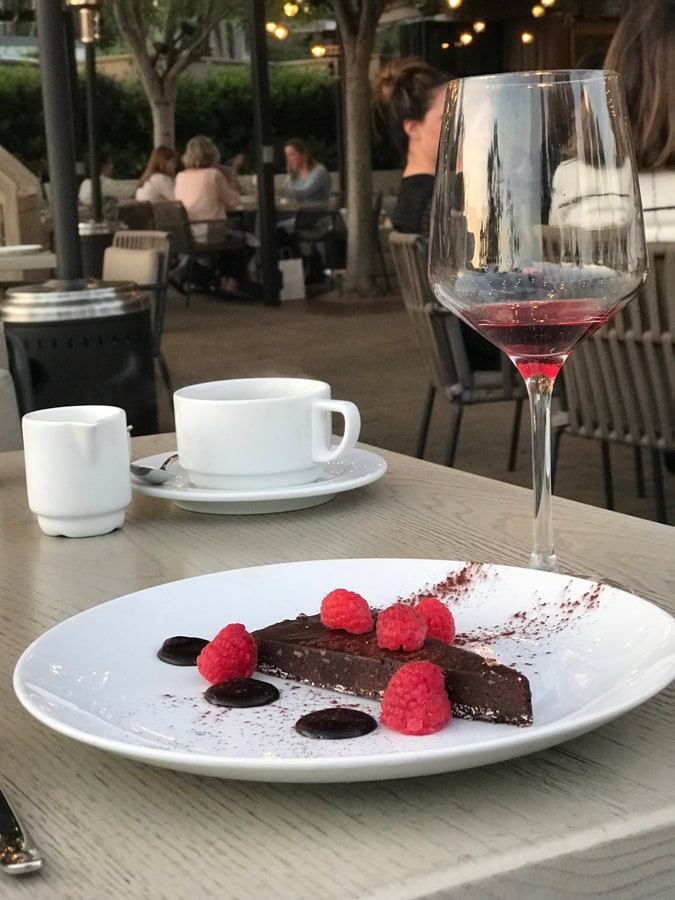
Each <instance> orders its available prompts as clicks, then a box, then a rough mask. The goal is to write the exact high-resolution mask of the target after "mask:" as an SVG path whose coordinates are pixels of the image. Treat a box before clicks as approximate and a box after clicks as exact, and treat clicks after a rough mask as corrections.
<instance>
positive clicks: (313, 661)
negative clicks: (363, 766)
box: [253, 615, 532, 725]
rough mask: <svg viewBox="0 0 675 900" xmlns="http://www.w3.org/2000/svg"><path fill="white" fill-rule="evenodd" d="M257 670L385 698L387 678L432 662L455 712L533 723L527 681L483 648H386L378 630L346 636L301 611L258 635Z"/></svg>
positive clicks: (434, 644)
mask: <svg viewBox="0 0 675 900" xmlns="http://www.w3.org/2000/svg"><path fill="white" fill-rule="evenodd" d="M253 637H254V638H255V640H256V643H257V645H258V669H259V671H261V672H267V673H268V674H270V675H277V676H279V677H281V678H291V679H294V680H297V681H302V682H304V683H305V684H311V685H314V686H316V687H325V688H329V689H331V690H334V691H340V692H342V693H346V694H356V695H358V696H362V697H371V698H374V699H381V697H382V693H383V691H384V689H385V687H386V686H387V684H388V682H389V679H390V678H391V676H392V675H393V674H394V672H396V671H397V670H398V669H400V668H401V666H403V665H405V664H406V663H409V662H417V661H422V660H424V661H428V662H432V663H435V664H436V665H437V666H439V667H440V668H441V669H442V670H443V674H444V676H445V686H446V689H447V691H448V696H449V697H450V701H451V703H452V711H453V716H457V717H459V718H465V719H480V720H483V721H487V722H505V723H509V724H512V725H531V724H532V699H531V694H530V685H529V683H528V680H527V678H526V677H525V676H524V675H522V674H521V673H520V672H517V671H516V670H515V669H512V668H510V667H508V666H503V665H500V664H498V663H496V662H495V661H494V660H489V661H487V660H485V659H484V658H483V657H482V656H480V655H479V654H477V653H472V652H471V651H469V650H464V649H463V648H461V647H457V646H454V645H450V644H445V643H443V642H442V641H437V640H434V639H433V638H427V639H426V640H425V642H424V646H423V647H422V648H421V649H420V650H416V651H412V652H410V653H407V652H405V651H403V650H384V649H382V648H381V647H378V645H377V637H376V633H375V630H373V631H371V632H368V633H367V634H348V633H347V632H346V631H343V630H341V629H329V628H326V627H325V626H324V625H323V624H322V623H321V621H320V618H319V616H318V615H316V616H299V617H298V618H297V619H286V620H285V621H283V622H277V623H276V624H275V625H269V626H267V627H266V628H261V629H260V630H259V631H255V632H254V633H253Z"/></svg>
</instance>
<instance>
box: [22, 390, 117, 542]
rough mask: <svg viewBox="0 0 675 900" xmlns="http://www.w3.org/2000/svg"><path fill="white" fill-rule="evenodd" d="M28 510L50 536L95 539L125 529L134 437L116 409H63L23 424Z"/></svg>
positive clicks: (31, 417) (43, 413) (40, 414)
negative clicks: (123, 527) (117, 529)
mask: <svg viewBox="0 0 675 900" xmlns="http://www.w3.org/2000/svg"><path fill="white" fill-rule="evenodd" d="M22 429H23V443H24V455H25V460H26V487H27V489H28V505H29V506H30V508H31V510H32V511H33V512H34V513H36V515H37V518H38V524H39V525H40V528H41V529H42V530H43V531H44V533H45V534H50V535H64V536H65V537H92V536H94V535H97V534H107V533H108V532H109V531H114V530H115V529H116V528H121V527H122V525H123V524H124V514H125V509H126V507H127V506H128V504H129V502H130V500H131V478H130V475H129V460H130V447H129V432H128V431H127V417H126V413H125V411H124V410H123V409H119V408H118V407H116V406H98V405H91V406H59V407H55V408H52V409H41V410H37V411H35V412H30V413H26V415H25V416H24V417H23V419H22Z"/></svg>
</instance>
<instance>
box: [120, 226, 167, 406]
mask: <svg viewBox="0 0 675 900" xmlns="http://www.w3.org/2000/svg"><path fill="white" fill-rule="evenodd" d="M171 249H172V248H171V235H170V234H169V233H168V232H166V231H130V230H121V231H116V232H115V234H114V235H113V241H112V246H110V247H108V248H107V249H106V251H105V254H104V257H103V280H104V281H135V282H136V283H137V284H138V286H139V287H140V288H142V289H144V290H146V291H148V292H149V293H150V294H151V295H152V297H153V300H154V302H153V307H152V349H153V355H154V357H155V359H156V360H157V364H158V365H159V370H160V373H161V375H162V379H163V381H164V384H165V385H166V389H167V391H168V392H169V395H172V394H173V387H172V384H171V377H170V375H169V369H168V366H167V364H166V360H165V359H164V355H163V353H162V347H161V344H162V333H163V331H164V316H165V313H166V296H167V292H168V289H169V262H170V259H171Z"/></svg>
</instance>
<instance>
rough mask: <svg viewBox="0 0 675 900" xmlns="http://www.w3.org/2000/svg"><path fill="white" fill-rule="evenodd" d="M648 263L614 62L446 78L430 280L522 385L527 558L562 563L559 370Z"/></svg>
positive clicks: (634, 288) (639, 280) (541, 565)
mask: <svg viewBox="0 0 675 900" xmlns="http://www.w3.org/2000/svg"><path fill="white" fill-rule="evenodd" d="M646 268H647V254H646V248H645V239H644V227H643V223H642V208H641V204H640V192H639V186H638V180H637V169H636V166H635V158H634V154H633V149H632V144H631V135H630V128H629V125H628V118H627V115H626V111H625V101H624V98H623V92H622V89H621V85H620V82H619V76H618V75H617V74H616V73H614V72H602V71H599V70H566V71H540V72H510V73H506V74H503V75H485V76H477V77H472V78H462V79H457V80H455V81H452V82H450V84H449V85H448V91H447V96H446V102H445V109H444V114H443V124H442V128H441V140H440V144H439V149H438V158H437V164H436V176H435V184H434V200H433V207H432V217H431V232H430V238H429V281H430V284H431V287H432V289H433V291H434V294H435V295H436V297H437V299H438V300H439V301H440V302H441V303H442V304H443V305H444V306H446V307H448V308H449V309H450V310H452V311H453V312H454V313H456V314H457V315H458V316H460V317H461V318H462V319H464V321H465V322H467V323H468V324H469V325H472V326H473V327H474V328H475V329H476V331H478V332H479V333H480V334H482V335H483V336H484V337H485V338H487V339H488V340H490V341H491V342H492V343H493V344H495V345H496V346H497V347H499V348H500V349H501V350H503V352H504V353H506V354H507V356H509V358H510V359H511V360H512V361H513V363H514V365H515V366H516V368H517V369H518V371H519V372H520V374H521V375H522V377H523V378H524V380H525V383H526V385H527V390H528V395H529V398H530V413H531V425H532V474H533V488H534V490H533V494H534V529H533V546H532V553H531V556H530V566H531V567H533V568H537V569H543V570H548V571H557V568H558V561H557V557H556V554H555V550H554V547H553V527H552V517H551V459H550V454H551V394H552V391H553V385H554V382H555V379H556V377H557V375H558V373H559V372H560V368H561V366H562V365H563V363H564V362H565V360H566V359H567V357H568V355H569V354H570V353H571V352H572V350H573V349H574V347H575V346H576V345H577V344H578V343H579V342H580V341H583V340H584V339H585V338H587V337H588V336H589V335H591V334H593V332H594V331H596V330H597V329H598V328H601V327H602V326H603V325H605V324H606V323H607V322H608V321H609V320H610V319H611V317H612V316H613V315H614V314H615V313H616V312H617V311H618V310H619V309H621V307H622V306H623V305H624V304H626V303H627V302H628V301H629V300H630V299H631V298H632V297H634V296H635V295H636V294H637V292H638V291H639V289H640V287H641V285H642V284H643V281H644V277H645V275H646ZM505 537H506V536H505Z"/></svg>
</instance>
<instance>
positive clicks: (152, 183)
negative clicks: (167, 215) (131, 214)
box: [136, 144, 176, 203]
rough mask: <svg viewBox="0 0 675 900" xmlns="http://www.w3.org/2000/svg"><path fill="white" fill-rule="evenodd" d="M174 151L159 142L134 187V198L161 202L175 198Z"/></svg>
mask: <svg viewBox="0 0 675 900" xmlns="http://www.w3.org/2000/svg"><path fill="white" fill-rule="evenodd" d="M175 174H176V151H175V150H173V149H172V148H171V147H165V146H164V145H162V144H160V146H159V147H155V149H154V150H153V151H152V153H151V154H150V159H149V160H148V164H147V166H146V167H145V172H143V174H142V175H141V177H140V180H139V182H138V187H137V188H136V199H137V200H145V201H147V202H149V203H162V202H164V201H166V200H174V199H175V188H174V182H173V179H174V176H175Z"/></svg>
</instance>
